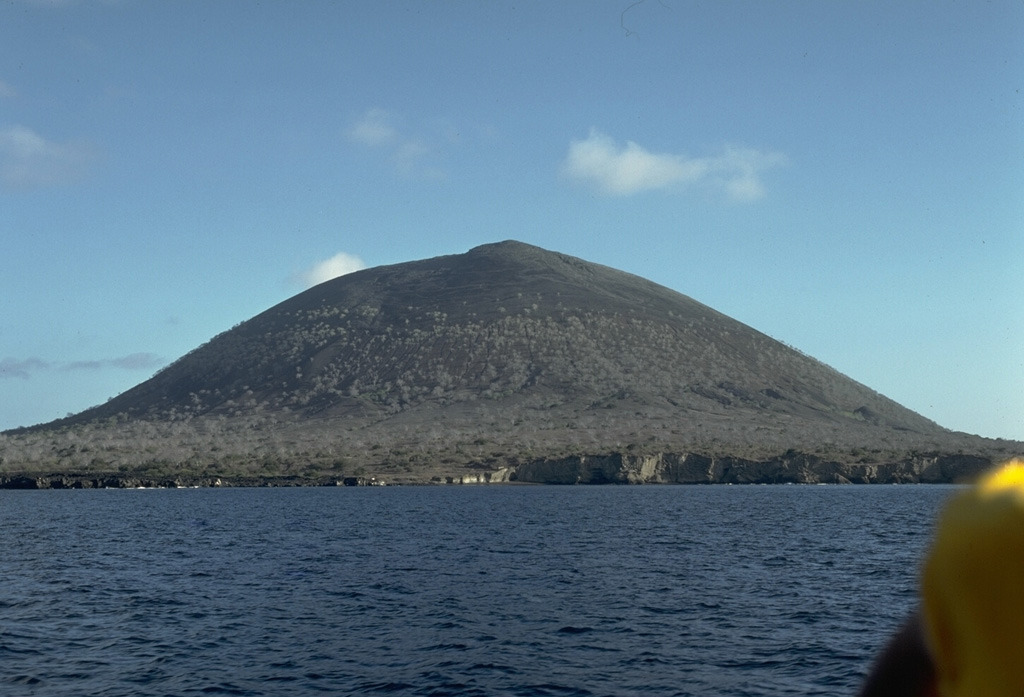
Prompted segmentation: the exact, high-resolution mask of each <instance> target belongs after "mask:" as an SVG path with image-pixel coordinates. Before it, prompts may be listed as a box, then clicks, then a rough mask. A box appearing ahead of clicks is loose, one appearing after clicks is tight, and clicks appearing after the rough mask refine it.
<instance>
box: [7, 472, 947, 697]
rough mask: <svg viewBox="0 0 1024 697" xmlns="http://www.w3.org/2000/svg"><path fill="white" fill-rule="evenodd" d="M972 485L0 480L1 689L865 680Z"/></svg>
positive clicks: (240, 690)
mask: <svg viewBox="0 0 1024 697" xmlns="http://www.w3.org/2000/svg"><path fill="white" fill-rule="evenodd" d="M951 491H952V489H951V487H944V486H845V487H843V486H771V487H769V486H691V487H688V486H663V487H662V486H637V487H613V486H606V487H539V486H536V487H532V486H491V487H406V488H400V487H395V488H340V489H333V488H332V489H189V490H63V491H0V531H2V532H0V534H2V541H3V543H2V545H0V583H2V584H3V586H2V588H3V591H2V593H0V694H4V695H22V694H24V695H108V696H113V695H211V694H212V695H216V694H228V695H313V694H321V693H327V694H340V695H347V694H378V693H387V694H394V695H524V696H526V695H789V694H792V695H850V694H851V693H852V692H853V691H854V690H855V689H856V686H857V685H858V684H859V683H860V680H861V678H862V676H863V674H864V672H865V671H866V670H867V667H868V664H869V662H870V658H871V656H872V655H873V654H874V652H875V651H876V650H877V649H878V647H879V646H880V645H881V644H882V643H883V642H884V640H885V637H886V636H887V635H888V634H889V632H891V631H892V629H893V628H894V627H895V626H896V625H897V624H898V623H899V622H900V620H901V619H902V618H903V616H904V615H905V613H906V612H907V611H908V610H909V609H910V608H911V607H912V606H913V604H914V603H915V597H916V585H917V572H918V564H919V559H920V556H921V554H922V551H923V550H924V549H925V547H926V545H927V543H928V540H929V536H930V533H931V527H932V523H933V520H934V517H935V514H936V512H937V511H938V509H939V508H940V507H941V504H942V502H943V501H944V500H945V499H946V498H947V497H948V496H949V494H950V493H951Z"/></svg>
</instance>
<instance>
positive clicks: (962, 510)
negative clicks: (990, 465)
mask: <svg viewBox="0 0 1024 697" xmlns="http://www.w3.org/2000/svg"><path fill="white" fill-rule="evenodd" d="M921 594H922V600H923V608H922V609H923V614H924V625H925V627H924V628H925V632H926V641H927V643H928V647H929V649H930V651H931V655H932V659H933V661H934V663H935V670H936V674H937V675H936V677H937V678H938V693H939V695H940V696H941V697H995V696H997V695H998V696H1000V697H1004V696H1010V695H1013V696H1021V695H1024V460H1013V461H1012V462H1009V463H1007V464H1006V465H1004V466H1003V467H1001V468H1000V469H998V470H995V471H994V472H992V473H990V474H988V475H987V476H986V477H984V478H983V479H982V480H981V481H979V482H978V484H977V485H976V486H974V487H972V488H971V489H970V490H968V491H965V492H964V493H962V494H959V495H957V496H955V497H954V498H953V499H952V500H951V501H950V503H949V504H948V505H947V506H946V509H945V510H944V511H943V513H942V515H941V516H940V517H939V522H938V527H937V528H936V533H935V541H934V543H933V545H932V549H931V553H930V554H929V556H928V558H927V560H926V561H925V565H924V571H923V576H922V587H921Z"/></svg>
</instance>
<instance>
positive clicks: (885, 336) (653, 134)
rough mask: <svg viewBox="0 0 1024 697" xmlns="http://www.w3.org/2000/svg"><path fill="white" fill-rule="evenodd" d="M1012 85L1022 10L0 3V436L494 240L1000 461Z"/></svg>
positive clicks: (1015, 92)
mask: <svg viewBox="0 0 1024 697" xmlns="http://www.w3.org/2000/svg"><path fill="white" fill-rule="evenodd" d="M1022 88H1024V4H1022V3H1020V2H1000V1H995V2H989V3H981V2H898V3H892V2H778V3H770V2H728V1H721V2H718V1H716V2H683V1H681V0H648V1H647V2H642V3H631V2H629V1H628V0H627V1H625V2H597V1H594V0H586V1H581V2H525V3H524V2H514V3H512V2H486V3H484V2H439V3H411V2H410V3H404V2H376V1H375V2H364V3H347V2H346V3H334V2H331V3H327V2H303V3H290V2H283V1H281V2H219V3H213V2H189V1H182V2H161V1H147V2H142V1H136V0H109V1H107V2H95V1H87V0H79V1H75V0H67V1H63V2H62V1H56V0H54V1H50V2H44V1H41V0H40V1H35V2H26V1H18V0H14V1H11V0H7V1H6V2H3V3H0V249H2V253H0V310H2V312H0V429H2V428H11V427H16V426H21V425H28V424H33V423H38V422H42V421H48V420H50V419H53V418H57V417H61V416H64V415H65V414H67V413H68V412H75V411H79V410H81V409H84V408H86V407H88V406H91V405H93V404H97V403H101V402H103V401H104V400H106V399H107V398H109V397H111V396H113V395H116V394H118V393H119V392H121V391H123V390H125V389H127V388H129V387H131V386H132V385H134V384H136V383H138V382H140V381H142V380H144V379H146V378H148V377H149V376H150V375H152V374H153V373H154V372H155V371H156V370H158V369H159V368H160V367H162V366H164V365H166V364H167V363H169V362H170V361H172V360H174V359H175V358H177V357H178V356H180V355H182V354H184V353H186V352H187V351H189V350H191V349H192V348H195V347H196V346H197V345H199V344H201V343H202V342H204V341H206V340H208V339H209V338H211V337H212V336H213V335H215V334H217V333H219V332H221V331H224V330H226V329H229V328H230V327H232V326H233V325H235V324H237V323H239V322H241V321H243V320H245V319H248V318H249V317H251V316H253V315H255V314H257V313H259V312H261V311H262V310H264V309H266V308H268V307H270V306H272V305H274V304H276V303H277V302H280V301H281V300H284V299H285V298H287V297H289V296H291V295H293V294H294V293H296V292H299V291H301V290H302V289H303V288H304V287H306V284H308V283H311V282H313V281H315V280H317V279H322V278H324V277H326V276H329V275H330V274H332V273H334V274H337V273H342V272H345V271H346V270H351V269H353V268H358V267H359V266H376V265H379V264H390V263H396V262H401V261H409V260H415V259H421V258H427V257H432V256H437V255H440V254H452V253H461V252H464V251H466V250H468V249H470V248H472V247H474V246H476V245H479V244H484V243H487V242H494V241H499V240H504V239H518V240H522V241H524V242H529V243H532V244H537V245H540V246H542V247H545V248H548V249H553V250H557V251H561V252H565V253H568V254H572V255H575V256H579V257H582V258H584V259H587V260H590V261H594V262H598V263H602V264H607V265H609V266H614V267H616V268H620V269H623V270H625V271H629V272H632V273H635V274H638V275H641V276H644V277H646V278H649V279H651V280H653V281H656V282H658V283H661V284H663V285H666V286H668V287H670V288H673V289H675V290H678V291H680V292H682V293H684V294H686V295H689V296H691V297H693V298H695V299H697V300H699V301H701V302H703V303H706V304H708V305H710V306H712V307H714V308H715V309H717V310H719V311H721V312H724V313H725V314H728V315H730V316H732V317H735V318H736V319H738V320H740V321H743V322H745V323H747V324H749V325H751V326H753V327H755V328H756V329H759V330H761V331H763V332H765V333H767V334H769V335H771V336H773V337H775V338H776V339H779V340H782V341H785V342H786V343H788V344H790V345H792V346H795V347H797V348H799V349H801V350H802V351H804V352H805V353H808V354H810V355H812V356H814V357H816V358H818V359H820V360H822V361H824V362H825V363H828V364H829V365H831V366H833V367H835V368H836V369H838V370H840V371H841V372H843V373H845V374H847V375H849V376H850V377H852V378H854V379H856V380H858V381H860V382H862V383H865V384H866V385H868V386H870V387H872V388H873V389H875V390H877V391H879V392H881V393H883V394H885V395H887V396H889V397H891V398H893V399H895V400H897V401H898V402H900V403H902V404H904V405H905V406H907V407H909V408H911V409H913V410H915V411H917V412H919V413H921V414H923V415H925V416H927V417H929V418H931V419H933V420H935V421H937V422H938V423H940V424H942V425H943V426H946V427H948V428H952V429H955V430H961V431H967V432H970V433H978V434H981V435H984V436H990V437H1003V438H1016V439H1024V399H1022V393H1024V283H1022V282H1021V279H1022V277H1024V94H1022V92H1021V90H1022ZM680 359H681V360H683V359H684V357H680Z"/></svg>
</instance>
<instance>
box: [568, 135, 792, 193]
mask: <svg viewBox="0 0 1024 697" xmlns="http://www.w3.org/2000/svg"><path fill="white" fill-rule="evenodd" d="M784 162H785V157H784V156H783V155H781V154H779V153H772V152H762V151H759V150H754V149H751V148H738V147H733V146H729V147H726V148H725V149H724V150H723V151H722V153H721V154H718V155H714V156H710V157H687V156H685V155H676V154H672V153H653V152H650V151H649V150H647V149H645V148H643V147H641V146H640V145H637V144H636V143H634V142H632V141H627V142H626V144H625V145H619V144H618V143H616V142H615V141H614V140H613V139H612V138H610V137H609V136H607V135H605V134H603V133H601V132H600V131H598V130H596V129H592V130H591V131H590V135H589V136H588V137H587V138H586V139H584V140H574V141H572V142H571V143H570V144H569V152H568V154H567V155H566V157H565V160H564V161H563V163H562V174H563V175H564V176H566V177H568V178H570V179H575V180H578V181H582V182H585V183H587V184H590V185H592V186H595V187H596V188H597V189H598V191H600V192H601V193H604V194H607V195H609V196H629V195H632V194H636V193H640V192H642V191H651V190H656V189H674V188H683V187H686V186H689V185H695V184H705V185H710V186H713V187H716V188H718V189H720V190H722V191H724V192H725V193H726V195H728V196H729V197H730V198H731V199H733V200H735V201H745V202H749V201H755V200H757V199H760V198H763V197H764V195H765V188H764V184H763V182H762V181H761V173H762V172H764V171H765V170H767V169H770V168H772V167H776V166H778V165H780V164H783V163H784Z"/></svg>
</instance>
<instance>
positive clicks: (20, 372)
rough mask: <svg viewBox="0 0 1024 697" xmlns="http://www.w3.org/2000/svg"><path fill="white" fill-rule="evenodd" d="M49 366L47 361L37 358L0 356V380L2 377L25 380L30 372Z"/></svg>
mask: <svg viewBox="0 0 1024 697" xmlns="http://www.w3.org/2000/svg"><path fill="white" fill-rule="evenodd" d="M49 367H50V364H49V363H47V362H46V361H44V360H41V359H39V358H26V359H18V358H0V380H2V379H4V378H21V379H22V380H27V379H28V378H29V377H30V376H31V375H32V373H36V372H39V371H40V370H46V369H48V368H49Z"/></svg>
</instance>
